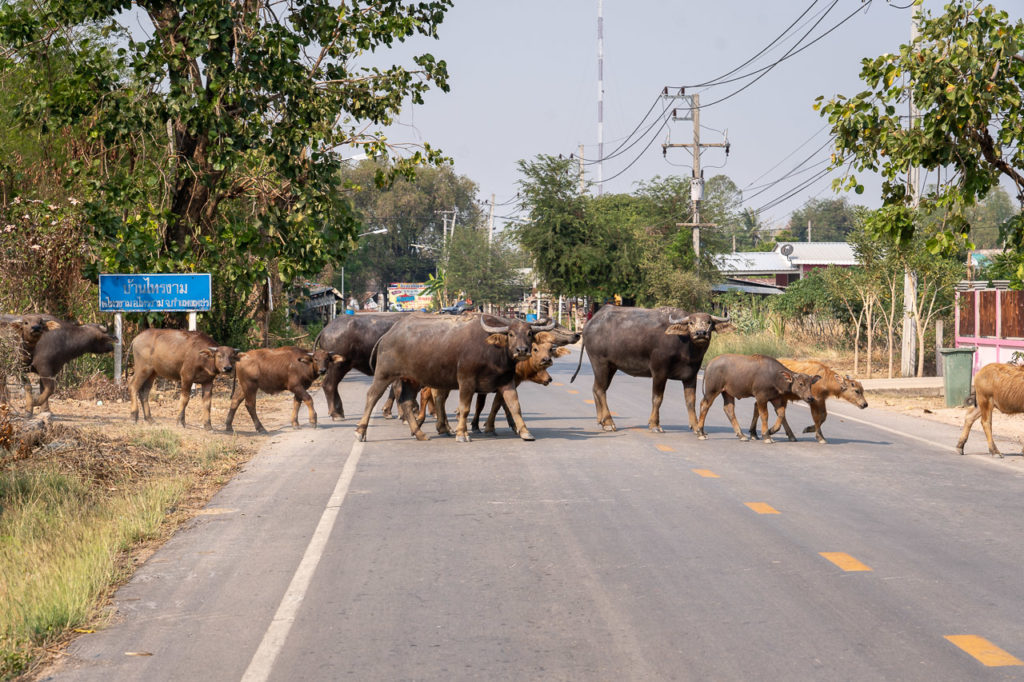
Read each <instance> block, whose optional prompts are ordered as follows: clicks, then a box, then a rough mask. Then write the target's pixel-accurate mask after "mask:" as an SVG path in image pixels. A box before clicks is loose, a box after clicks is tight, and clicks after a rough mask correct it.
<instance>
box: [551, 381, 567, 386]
mask: <svg viewBox="0 0 1024 682" xmlns="http://www.w3.org/2000/svg"><path fill="white" fill-rule="evenodd" d="M551 385H552V386H565V384H563V383H562V382H561V381H552V382H551Z"/></svg>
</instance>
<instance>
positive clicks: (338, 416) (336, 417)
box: [331, 414, 344, 422]
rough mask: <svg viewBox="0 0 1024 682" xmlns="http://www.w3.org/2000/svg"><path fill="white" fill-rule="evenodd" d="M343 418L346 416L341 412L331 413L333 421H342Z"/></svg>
mask: <svg viewBox="0 0 1024 682" xmlns="http://www.w3.org/2000/svg"><path fill="white" fill-rule="evenodd" d="M342 419H344V417H343V416H341V415H340V414H332V415H331V421H332V422H340V421H341V420H342Z"/></svg>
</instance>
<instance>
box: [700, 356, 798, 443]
mask: <svg viewBox="0 0 1024 682" xmlns="http://www.w3.org/2000/svg"><path fill="white" fill-rule="evenodd" d="M817 380H818V377H812V376H809V375H807V374H801V373H799V372H793V371H790V370H788V369H786V367H785V366H784V365H783V364H782V363H781V362H779V361H778V360H776V359H775V358H770V357H768V356H766V355H733V354H725V355H719V356H718V357H717V358H715V359H714V360H712V361H711V362H710V363H708V366H707V369H705V370H704V398H703V399H702V400H701V401H700V419H699V420H698V422H697V429H696V431H697V437H698V438H700V439H701V440H705V439H707V437H708V436H707V434H706V433H704V420H705V419H706V418H707V416H708V410H709V409H710V408H711V403H713V402H715V398H717V397H718V395H719V394H721V395H722V399H723V400H724V401H725V405H724V409H725V414H726V416H728V417H729V421H730V422H732V428H733V430H734V431H735V432H736V437H737V438H739V439H740V440H748V439H747V437H746V436H745V435H743V432H742V431H741V430H740V425H739V422H737V421H736V399H737V398H750V397H753V398H754V400H755V401H756V403H757V414H759V415H761V424H762V428H763V429H764V442H765V443H773V442H774V441H773V440H772V437H771V434H770V433H769V431H768V403H769V402H771V403H773V404H774V405H775V410H776V411H777V412H778V414H779V417H780V419H781V418H783V417H784V416H785V414H786V402H787V400H788V397H787V396H789V395H790V394H792V395H793V396H794V397H795V398H796V399H799V400H806V401H807V402H808V403H811V404H813V403H814V395H813V394H812V393H811V386H812V385H813V384H814V382H815V381H817Z"/></svg>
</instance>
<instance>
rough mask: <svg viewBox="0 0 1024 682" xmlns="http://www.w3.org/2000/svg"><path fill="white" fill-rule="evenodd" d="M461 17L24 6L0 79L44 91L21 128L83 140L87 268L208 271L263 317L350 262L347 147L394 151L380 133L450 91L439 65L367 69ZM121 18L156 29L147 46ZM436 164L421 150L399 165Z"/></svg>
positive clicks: (352, 226)
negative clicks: (327, 270)
mask: <svg viewBox="0 0 1024 682" xmlns="http://www.w3.org/2000/svg"><path fill="white" fill-rule="evenodd" d="M450 5H451V2H450V0H435V1H432V2H421V3H416V4H412V5H408V6H405V5H402V4H401V3H399V2H385V1H384V0H370V1H369V2H367V3H364V4H363V5H362V6H361V7H360V8H358V10H357V11H352V10H351V9H350V8H349V7H348V6H347V5H344V4H342V5H340V6H339V5H338V4H335V3H331V2H329V1H328V0H306V1H304V2H295V3H285V4H281V3H275V2H270V1H269V0H252V1H250V2H231V3H227V2H222V1H220V0H195V1H193V2H189V3H173V2H149V1H143V2H139V3H138V4H137V5H136V7H137V9H135V10H129V11H127V12H125V10H126V9H128V8H129V7H130V5H129V3H126V2H124V0H76V1H74V2H72V1H71V0H50V1H48V2H28V1H25V2H15V3H11V4H6V5H4V6H3V7H2V8H0V41H2V46H3V51H2V54H3V55H4V59H3V60H2V62H0V70H2V75H3V77H4V78H6V77H7V76H8V75H12V77H13V74H19V75H21V74H28V77H31V78H33V79H34V80H33V82H32V85H33V86H34V87H33V88H31V89H30V91H29V94H28V95H27V96H26V97H25V98H24V99H23V100H22V101H20V102H19V103H18V114H19V115H18V119H17V121H18V123H19V125H20V126H21V127H22V128H23V129H26V130H32V131H43V132H45V131H48V130H67V131H70V132H80V133H82V137H81V138H80V139H78V140H76V143H77V148H76V149H75V156H74V157H73V158H72V161H71V164H70V165H69V169H70V171H72V173H73V174H74V176H75V177H77V187H78V188H80V189H82V190H83V191H85V194H84V195H83V196H81V197H80V198H81V199H83V200H84V202H83V203H82V204H81V206H82V217H83V220H84V221H85V223H86V224H88V225H90V226H91V229H92V235H91V236H92V238H93V242H94V244H95V248H96V250H97V258H96V260H95V263H94V270H101V271H106V272H146V271H157V272H164V271H199V270H205V269H209V270H212V271H214V273H215V276H216V277H217V279H218V280H219V285H220V286H221V287H226V288H227V289H228V292H229V293H228V295H229V296H231V298H232V299H233V301H237V300H238V299H239V298H243V299H244V298H245V297H246V296H247V295H248V297H249V302H250V304H252V305H250V308H255V307H261V306H259V301H258V298H259V296H260V295H261V293H260V292H262V291H264V290H265V288H266V287H265V286H264V283H265V281H266V277H267V276H268V275H271V276H273V277H274V278H276V279H278V280H279V281H280V282H284V283H287V282H290V281H292V280H293V279H295V278H296V277H299V276H312V275H315V274H316V273H318V272H320V271H321V270H322V269H323V268H324V267H325V266H326V265H328V264H330V263H333V262H337V261H338V260H340V259H341V258H342V257H343V256H344V255H345V253H347V252H348V251H349V250H351V249H352V248H353V243H354V242H353V236H354V235H355V234H356V233H357V231H358V229H359V223H358V219H357V216H356V215H355V213H354V212H353V211H352V208H351V205H350V202H349V201H348V200H347V199H346V198H345V196H344V195H343V194H342V193H341V192H340V191H339V189H338V174H339V171H340V170H341V168H342V165H343V163H344V162H343V160H342V155H341V150H342V148H345V147H348V146H351V145H360V146H362V147H363V148H364V149H365V150H366V151H367V152H368V153H370V154H372V155H376V156H382V157H387V156H389V154H393V153H395V152H398V151H399V150H397V149H395V148H394V147H392V146H390V145H389V144H388V142H387V140H386V138H385V137H384V136H383V134H382V133H381V132H379V130H380V129H381V128H383V127H384V126H387V125H389V124H390V123H392V122H393V120H394V117H395V116H396V115H397V114H398V113H399V111H400V110H401V107H402V105H403V103H404V102H405V101H410V102H412V103H422V101H423V96H424V94H425V93H426V92H427V91H428V89H429V88H430V87H432V86H433V87H437V88H439V89H441V90H444V91H446V90H447V89H448V83H447V71H446V66H445V63H444V62H443V61H438V60H436V59H435V58H434V57H433V56H432V55H430V54H421V55H418V56H415V57H413V58H412V62H413V64H412V65H411V66H409V67H407V66H400V65H395V66H391V67H388V68H381V67H379V66H376V65H373V64H361V63H360V61H359V57H360V56H361V55H364V54H368V53H376V52H379V51H382V50H384V49H386V48H389V47H391V46H392V45H393V44H394V42H395V41H396V40H397V41H405V40H407V39H409V38H412V37H414V36H417V35H420V36H426V37H436V36H437V28H438V26H439V24H440V22H441V21H442V20H443V18H444V14H445V12H446V11H447V9H448V7H449V6H450ZM122 21H131V22H132V23H133V24H134V23H135V22H136V21H139V22H148V23H149V26H148V28H149V29H150V30H149V37H147V38H146V39H143V40H139V39H136V38H135V36H134V35H133V34H132V33H131V32H129V31H128V30H126V28H125V27H124V25H123V24H122V23H121V22H122ZM378 61H379V60H378ZM440 160H441V156H440V154H439V153H438V152H437V151H436V150H434V149H432V148H430V147H429V145H424V147H423V149H421V150H417V151H415V153H413V154H412V155H411V156H409V157H408V158H405V159H402V160H400V161H399V162H398V163H396V164H394V165H393V166H391V167H390V169H391V170H392V171H393V173H411V172H412V170H413V169H414V168H415V167H416V166H418V165H420V164H422V163H436V162H438V161H440ZM377 179H378V180H379V181H381V182H384V181H385V180H387V178H386V177H385V175H384V174H383V173H382V174H381V175H380V176H378V178H377ZM250 312H251V310H250Z"/></svg>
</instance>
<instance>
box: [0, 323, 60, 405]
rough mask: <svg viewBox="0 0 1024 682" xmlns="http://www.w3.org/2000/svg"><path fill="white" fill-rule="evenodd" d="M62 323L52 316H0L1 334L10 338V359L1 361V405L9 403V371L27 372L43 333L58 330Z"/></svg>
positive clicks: (8, 341)
mask: <svg viewBox="0 0 1024 682" xmlns="http://www.w3.org/2000/svg"><path fill="white" fill-rule="evenodd" d="M58 327H60V322H58V321H57V320H56V318H53V317H51V316H50V315H37V314H25V315H0V334H4V335H6V336H7V337H8V339H7V344H8V348H7V351H8V352H9V353H10V357H7V358H3V359H0V363H2V364H0V404H6V403H8V402H9V396H8V394H7V370H14V369H20V370H26V369H28V366H29V365H30V364H31V363H32V353H33V351H35V348H36V343H38V342H39V339H40V338H41V337H42V335H43V333H45V332H47V331H50V330H53V329H57V328H58Z"/></svg>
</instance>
